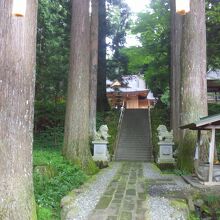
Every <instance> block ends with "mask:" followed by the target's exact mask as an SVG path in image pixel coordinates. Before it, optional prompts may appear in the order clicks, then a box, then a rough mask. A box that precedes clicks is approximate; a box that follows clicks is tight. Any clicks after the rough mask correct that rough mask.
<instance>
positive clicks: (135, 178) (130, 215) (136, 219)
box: [88, 162, 148, 220]
mask: <svg viewBox="0 0 220 220" xmlns="http://www.w3.org/2000/svg"><path fill="white" fill-rule="evenodd" d="M147 190H148V183H147V181H146V180H145V179H144V176H143V164H142V163H135V162H129V163H128V162H125V163H123V164H122V167H121V169H120V171H119V172H118V173H117V174H116V176H115V177H114V179H113V180H112V181H111V183H110V184H109V186H108V188H107V190H106V191H105V193H104V195H103V196H102V197H101V199H100V200H99V202H98V204H97V205H96V208H95V210H94V211H93V213H92V214H91V215H90V216H89V217H88V219H89V220H143V219H148V217H147V213H148V212H147V203H146V196H147Z"/></svg>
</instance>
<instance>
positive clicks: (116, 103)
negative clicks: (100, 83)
mask: <svg viewBox="0 0 220 220" xmlns="http://www.w3.org/2000/svg"><path fill="white" fill-rule="evenodd" d="M106 86H107V88H106V93H107V98H108V101H109V104H110V105H111V106H112V107H121V106H124V107H125V108H127V109H147V108H152V107H153V106H154V105H155V103H156V98H155V97H154V95H153V93H152V92H151V91H150V90H149V89H148V88H146V83H145V80H144V77H143V76H142V75H129V76H122V78H121V80H120V81H119V80H114V81H111V80H108V79H107V80H106Z"/></svg>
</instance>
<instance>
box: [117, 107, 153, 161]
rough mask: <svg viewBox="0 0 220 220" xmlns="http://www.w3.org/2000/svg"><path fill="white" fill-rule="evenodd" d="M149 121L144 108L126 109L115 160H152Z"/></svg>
mask: <svg viewBox="0 0 220 220" xmlns="http://www.w3.org/2000/svg"><path fill="white" fill-rule="evenodd" d="M150 137H151V135H150V121H149V115H148V110H146V109H126V110H125V112H124V117H123V120H122V124H121V129H120V131H119V140H118V146H117V149H116V154H115V160H129V161H152V146H151V140H150Z"/></svg>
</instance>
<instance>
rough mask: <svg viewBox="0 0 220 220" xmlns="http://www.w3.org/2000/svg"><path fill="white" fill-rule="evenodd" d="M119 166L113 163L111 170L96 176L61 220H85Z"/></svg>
mask: <svg viewBox="0 0 220 220" xmlns="http://www.w3.org/2000/svg"><path fill="white" fill-rule="evenodd" d="M119 168H120V164H119V163H114V164H113V166H112V167H111V168H108V169H106V170H103V172H101V173H100V174H98V175H97V178H96V180H95V181H94V182H93V183H91V185H90V186H89V187H88V188H87V189H86V190H85V191H84V192H82V193H81V194H79V195H78V196H77V197H76V198H74V201H73V203H72V204H68V206H69V207H66V208H65V207H64V208H63V209H64V210H65V209H66V210H67V211H66V212H67V213H65V217H63V218H62V219H63V220H87V218H88V215H89V214H90V212H91V211H92V210H93V209H94V208H95V206H96V205H97V203H98V201H99V199H100V198H101V196H102V194H103V193H104V192H105V190H106V188H107V186H108V184H109V183H110V182H111V180H112V179H113V177H114V175H115V174H116V172H117V171H118V170H119Z"/></svg>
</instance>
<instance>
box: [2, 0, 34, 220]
mask: <svg viewBox="0 0 220 220" xmlns="http://www.w3.org/2000/svg"><path fill="white" fill-rule="evenodd" d="M11 11H12V0H1V1H0V158H1V159H0V219H2V220H25V219H27V220H30V219H31V220H33V219H37V217H36V210H35V201H34V193H33V180H32V143H33V113H34V84H35V63H36V61H35V58H36V24H37V0H28V1H27V10H26V15H25V17H14V16H12V13H11Z"/></svg>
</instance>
